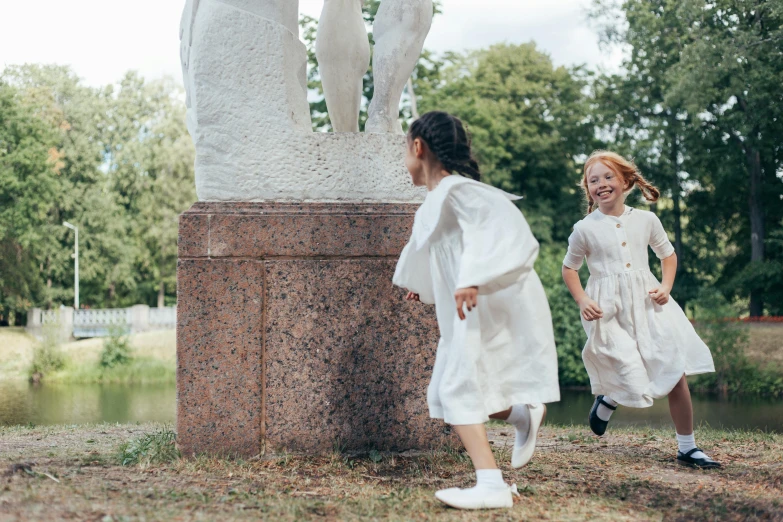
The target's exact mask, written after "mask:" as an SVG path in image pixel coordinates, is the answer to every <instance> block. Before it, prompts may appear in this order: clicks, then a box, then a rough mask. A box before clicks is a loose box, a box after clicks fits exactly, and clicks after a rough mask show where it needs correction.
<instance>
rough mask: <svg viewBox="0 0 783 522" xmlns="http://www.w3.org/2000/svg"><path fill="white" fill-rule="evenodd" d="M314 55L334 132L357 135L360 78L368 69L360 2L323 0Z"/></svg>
mask: <svg viewBox="0 0 783 522" xmlns="http://www.w3.org/2000/svg"><path fill="white" fill-rule="evenodd" d="M315 56H316V58H317V59H318V70H319V72H320V74H321V83H322V84H323V89H324V96H325V97H326V107H327V109H328V110H329V119H330V120H331V122H332V127H333V128H334V131H335V132H359V110H360V108H361V103H362V78H363V77H364V74H365V73H366V72H367V69H368V68H369V66H370V42H369V40H368V38H367V30H366V28H365V26H364V19H363V18H362V0H325V2H324V8H323V11H322V12H321V19H320V20H319V21H318V34H317V35H316V40H315Z"/></svg>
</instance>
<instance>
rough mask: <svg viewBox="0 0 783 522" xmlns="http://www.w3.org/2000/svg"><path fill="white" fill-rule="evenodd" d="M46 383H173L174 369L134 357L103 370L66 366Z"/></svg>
mask: <svg viewBox="0 0 783 522" xmlns="http://www.w3.org/2000/svg"><path fill="white" fill-rule="evenodd" d="M46 380H47V382H57V383H66V384H71V383H73V384H106V383H114V384H148V383H174V382H176V380H177V372H176V369H175V368H173V367H172V366H171V365H169V364H166V363H165V362H163V361H161V360H158V359H151V358H145V357H134V358H133V359H131V360H130V361H128V362H127V363H126V364H123V365H118V366H114V367H111V368H104V367H103V366H101V365H100V364H94V365H92V364H90V365H79V366H75V365H74V364H72V363H70V364H68V363H67V364H66V365H65V366H64V367H63V368H62V369H61V370H59V371H57V372H55V373H53V374H51V375H48V376H47V377H46Z"/></svg>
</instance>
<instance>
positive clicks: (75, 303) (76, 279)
mask: <svg viewBox="0 0 783 522" xmlns="http://www.w3.org/2000/svg"><path fill="white" fill-rule="evenodd" d="M63 226H64V227H68V228H70V229H71V230H73V231H74V232H75V233H76V240H75V242H74V249H73V268H74V271H73V309H74V310H78V309H79V227H75V226H73V225H71V224H70V223H68V222H67V221H63Z"/></svg>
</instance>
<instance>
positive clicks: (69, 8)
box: [0, 0, 619, 86]
mask: <svg viewBox="0 0 783 522" xmlns="http://www.w3.org/2000/svg"><path fill="white" fill-rule="evenodd" d="M290 1H293V0H290ZM2 3H3V6H2V8H0V68H4V67H5V66H7V65H12V64H21V63H57V64H63V65H70V66H71V67H72V69H73V70H74V71H75V72H76V74H77V75H79V76H80V77H81V78H82V79H83V80H84V81H85V82H86V83H87V84H89V85H93V86H99V85H105V84H109V83H114V82H117V81H119V80H120V79H121V78H122V76H123V75H124V74H125V72H127V71H128V70H136V71H138V72H139V73H140V74H142V75H143V76H144V77H145V78H147V79H156V78H160V77H162V76H164V75H170V76H172V77H174V78H176V79H179V78H180V77H181V69H180V65H179V40H178V37H179V34H178V32H179V21H180V16H181V14H182V8H183V6H184V5H185V1H184V0H133V1H132V2H126V1H123V2H120V1H118V0H8V1H5V0H3V2H2ZM442 5H443V11H444V12H443V14H441V15H438V16H437V17H436V18H435V20H434V22H433V25H432V30H431V31H430V34H429V37H428V38H427V42H426V43H425V47H426V48H428V49H430V50H432V51H435V52H444V51H462V50H467V49H480V48H484V47H488V46H489V45H492V44H494V43H501V42H508V43H523V42H528V41H530V40H534V41H535V42H536V43H537V45H538V47H539V49H541V50H543V51H545V52H546V53H548V54H549V55H550V56H551V57H552V60H553V61H554V63H555V64H556V65H577V64H587V65H589V66H592V67H606V68H613V67H615V66H616V65H617V63H618V62H619V57H618V56H617V53H612V54H611V55H609V56H604V54H603V53H602V52H601V50H600V49H599V47H598V36H597V34H596V33H595V31H594V30H593V29H592V28H591V26H590V25H589V23H588V22H587V17H586V12H587V8H588V7H589V5H590V0H443V2H442ZM322 6H323V0H300V11H301V12H302V13H303V14H308V15H311V16H314V17H316V18H317V17H318V15H319V14H320V11H321V8H322Z"/></svg>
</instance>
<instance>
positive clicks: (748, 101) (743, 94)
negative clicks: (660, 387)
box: [593, 0, 783, 315]
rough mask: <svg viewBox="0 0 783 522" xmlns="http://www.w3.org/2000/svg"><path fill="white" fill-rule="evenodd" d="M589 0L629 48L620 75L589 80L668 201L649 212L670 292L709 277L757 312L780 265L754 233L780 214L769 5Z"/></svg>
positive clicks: (782, 191) (776, 34)
mask: <svg viewBox="0 0 783 522" xmlns="http://www.w3.org/2000/svg"><path fill="white" fill-rule="evenodd" d="M594 5H595V9H594V13H593V14H594V16H595V18H596V19H604V20H610V22H609V24H608V25H606V26H604V27H603V29H602V34H603V35H604V40H605V41H607V42H610V43H615V44H621V45H624V46H625V47H626V48H627V49H628V51H629V52H628V58H627V59H626V60H625V62H624V63H623V70H622V72H621V73H620V74H617V75H613V76H604V77H601V78H600V79H599V81H598V82H596V93H597V98H596V99H597V103H598V107H599V109H600V110H599V111H598V114H599V116H598V118H597V119H598V120H599V125H600V127H601V129H602V131H603V132H604V133H605V134H607V135H609V136H610V140H611V142H612V147H614V148H617V149H619V151H621V152H623V153H625V154H628V155H632V156H635V157H636V159H637V163H638V164H639V165H640V166H641V167H642V170H643V171H645V173H646V174H648V175H650V177H651V178H652V179H653V180H654V181H656V182H657V183H659V184H660V185H661V188H663V189H665V193H666V194H667V195H668V196H669V198H670V200H671V201H662V204H661V205H659V210H662V212H661V214H662V217H663V218H664V222H665V223H667V225H668V224H671V228H672V229H673V232H674V240H675V241H674V242H675V248H676V249H677V253H678V255H679V261H680V265H681V267H682V268H681V269H680V271H679V274H678V281H679V283H678V288H677V297H678V299H679V300H680V301H684V300H685V299H683V298H686V299H690V298H693V297H696V295H697V294H698V292H699V291H700V290H699V289H700V288H704V287H706V286H709V285H718V286H719V287H720V288H721V290H722V291H723V293H724V294H725V295H726V297H737V298H739V297H741V296H743V295H745V296H747V295H748V294H750V296H751V298H750V312H751V315H760V314H762V313H763V312H764V303H765V302H766V303H769V302H770V298H772V301H774V302H778V301H779V300H780V298H781V297H783V296H779V295H778V294H774V295H773V294H772V293H771V292H773V290H772V289H774V288H778V287H779V286H780V283H781V278H783V275H781V274H780V272H779V271H777V270H775V267H776V266H778V265H777V263H778V262H779V260H778V258H777V257H775V256H776V255H777V254H773V255H772V257H770V252H768V251H767V249H766V245H767V241H766V239H765V232H766V231H767V230H770V227H772V228H773V229H774V228H775V227H778V226H779V223H780V219H781V217H783V210H781V205H780V197H781V195H783V184H782V183H781V179H780V178H779V177H778V176H777V173H778V172H780V170H781V163H780V162H781V158H780V148H781V146H780V139H779V138H778V136H780V135H781V131H783V128H781V125H782V124H783V119H782V118H781V116H783V114H781V109H780V107H781V104H780V101H781V100H783V88H782V87H781V82H780V75H781V73H783V59H782V58H781V57H783V52H782V51H783V44H782V43H781V42H782V39H781V23H780V21H781V9H782V8H781V4H780V3H779V2H766V1H744V0H742V1H739V2H734V1H728V0H727V1H721V2H706V1H704V0H688V1H686V2H678V1H672V0H651V1H647V0H644V1H642V0H625V1H623V2H621V3H619V4H618V3H615V2H613V1H612V0H597V1H596V2H595V4H594ZM743 200H744V202H743ZM742 207H745V208H746V209H747V211H746V212H737V209H739V208H742ZM686 223H687V226H686ZM747 238H750V244H749V245H748V246H750V249H748V248H745V246H744V245H747V244H748V240H747ZM748 252H749V253H750V255H749V256H748V255H747V253H748ZM683 283H684V284H683Z"/></svg>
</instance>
